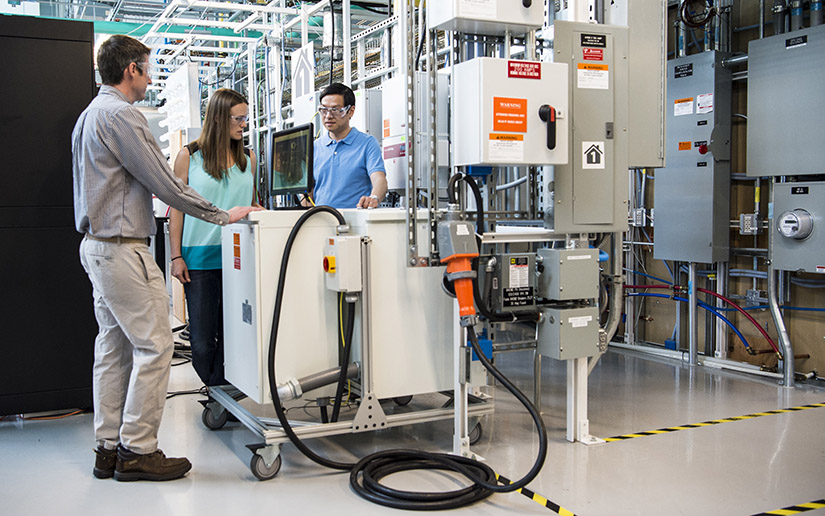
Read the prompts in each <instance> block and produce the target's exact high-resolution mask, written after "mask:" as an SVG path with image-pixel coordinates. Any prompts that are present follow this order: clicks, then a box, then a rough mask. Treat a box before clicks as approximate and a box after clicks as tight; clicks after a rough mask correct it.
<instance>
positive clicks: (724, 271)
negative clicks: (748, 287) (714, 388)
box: [714, 262, 728, 358]
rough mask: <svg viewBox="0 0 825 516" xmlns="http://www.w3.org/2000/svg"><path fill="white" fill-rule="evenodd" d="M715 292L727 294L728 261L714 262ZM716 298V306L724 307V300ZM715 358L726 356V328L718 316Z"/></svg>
mask: <svg viewBox="0 0 825 516" xmlns="http://www.w3.org/2000/svg"><path fill="white" fill-rule="evenodd" d="M716 293H717V294H719V295H722V296H727V295H728V262H718V263H717V264H716ZM715 299H716V306H717V307H719V308H722V307H724V301H722V300H721V299H718V298H715ZM714 356H715V357H716V358H728V328H727V325H726V324H725V323H724V322H722V320H721V319H719V318H718V317H717V318H716V351H715V352H714Z"/></svg>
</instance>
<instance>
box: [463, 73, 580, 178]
mask: <svg viewBox="0 0 825 516" xmlns="http://www.w3.org/2000/svg"><path fill="white" fill-rule="evenodd" d="M454 73H455V91H460V92H461V94H460V95H456V96H455V98H453V99H452V101H453V106H454V108H453V138H454V142H455V147H454V154H453V160H454V162H453V165H454V166H463V165H563V164H566V163H567V159H568V150H567V148H568V125H567V117H566V113H567V106H568V102H569V101H568V98H569V93H568V78H567V64H566V63H547V62H538V61H517V60H512V59H497V58H492V57H479V58H476V59H471V60H469V61H465V62H463V63H459V64H457V65H456V66H455V72H454ZM545 104H546V105H549V106H552V107H553V108H555V109H556V122H555V123H556V145H555V148H554V149H553V150H550V149H548V148H547V145H546V143H547V125H546V122H544V121H542V119H541V117H540V116H539V108H540V107H541V106H542V105H545Z"/></svg>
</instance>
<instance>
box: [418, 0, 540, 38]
mask: <svg viewBox="0 0 825 516" xmlns="http://www.w3.org/2000/svg"><path fill="white" fill-rule="evenodd" d="M543 23H544V2H543V1H538V0H533V3H532V5H531V6H530V7H524V5H523V4H522V2H521V1H520V0H437V1H434V2H429V3H428V4H427V25H428V27H429V28H430V29H442V30H456V31H459V32H469V33H471V34H497V35H503V34H504V33H505V32H506V31H510V32H512V33H514V34H522V33H525V32H527V31H530V30H533V29H539V28H541V26H542V24H543Z"/></svg>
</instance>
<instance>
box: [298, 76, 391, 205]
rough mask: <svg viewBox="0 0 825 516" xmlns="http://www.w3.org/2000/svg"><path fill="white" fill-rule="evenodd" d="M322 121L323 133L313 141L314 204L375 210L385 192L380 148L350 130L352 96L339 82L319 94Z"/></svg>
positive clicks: (361, 134) (385, 177)
mask: <svg viewBox="0 0 825 516" xmlns="http://www.w3.org/2000/svg"><path fill="white" fill-rule="evenodd" d="M320 101H321V107H320V108H318V111H319V112H320V114H321V121H322V122H323V124H324V128H326V131H324V132H323V134H322V135H321V136H320V137H319V138H318V139H317V140H315V148H314V149H313V151H314V162H313V163H314V167H313V168H314V169H315V192H314V200H315V204H316V205H319V206H320V205H322V204H323V205H327V206H332V207H333V208H376V207H377V206H378V203H379V202H381V201H382V200H383V199H384V195H386V193H387V174H386V171H385V168H384V160H383V158H382V157H381V147H380V146H379V145H378V141H376V139H375V138H374V137H372V136H370V135H368V134H365V133H362V132H361V131H359V130H358V129H356V128H354V127H350V125H349V123H350V119H351V118H352V115H353V113H354V112H355V94H354V93H353V92H352V90H351V89H350V88H349V87H347V86H345V85H343V84H340V83H333V84H330V85H329V86H327V87H326V88H324V90H323V91H322V92H321V99H320Z"/></svg>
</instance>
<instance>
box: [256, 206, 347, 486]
mask: <svg viewBox="0 0 825 516" xmlns="http://www.w3.org/2000/svg"><path fill="white" fill-rule="evenodd" d="M322 212H326V213H329V214H331V215H333V216H334V217H335V218H336V219H338V223H339V224H341V225H343V224H346V221H345V220H344V216H343V215H341V213H340V212H339V211H338V210H336V209H335V208H331V207H329V206H316V207H314V208H311V209H310V210H308V211H307V212H306V213H304V214H303V215H301V218H299V219H298V222H296V223H295V226H294V227H293V228H292V231H290V233H289V238H287V241H286V245H285V246H284V255H283V257H282V258H281V269H280V272H279V276H278V289H277V291H276V294H275V309H274V311H273V314H272V330H271V332H270V334H269V360H268V365H269V394H270V396H272V405H273V406H274V407H275V414H276V415H277V416H278V421H280V423H281V428H282V429H283V431H284V433H285V434H286V435H287V437H289V440H290V441H292V444H294V445H295V447H296V448H298V449H299V450H300V451H301V453H303V454H304V455H306V456H307V457H308V458H309V459H311V460H312V461H314V462H316V463H318V464H320V465H321V466H326V467H328V468H331V469H340V470H345V471H346V470H349V469H350V468H352V466H354V464H351V463H347V462H337V461H333V460H330V459H327V458H326V457H321V456H320V455H318V454H316V453H315V452H313V451H312V450H310V449H309V448H308V447H307V446H306V445H305V444H304V443H303V441H301V439H300V438H299V437H298V436H297V435H295V432H294V431H293V430H292V427H291V426H290V424H289V420H288V419H287V417H286V412H285V411H284V408H283V407H282V406H281V398H280V397H279V396H278V384H277V383H276V379H275V345H276V343H277V342H278V326H279V324H280V320H281V306H282V304H283V300H284V286H285V284H286V271H287V266H288V265H289V255H290V253H291V252H292V245H293V244H294V243H295V237H297V236H298V231H299V230H300V229H301V226H303V225H304V223H305V222H306V221H307V220H308V219H309V218H310V217H312V216H313V215H315V214H316V213H322ZM343 367H346V365H344V366H343Z"/></svg>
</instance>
